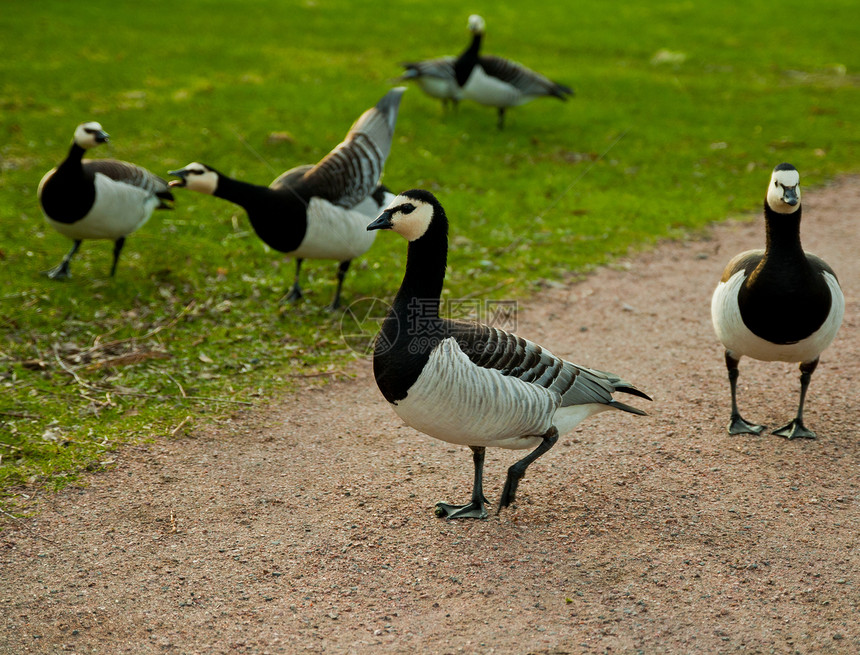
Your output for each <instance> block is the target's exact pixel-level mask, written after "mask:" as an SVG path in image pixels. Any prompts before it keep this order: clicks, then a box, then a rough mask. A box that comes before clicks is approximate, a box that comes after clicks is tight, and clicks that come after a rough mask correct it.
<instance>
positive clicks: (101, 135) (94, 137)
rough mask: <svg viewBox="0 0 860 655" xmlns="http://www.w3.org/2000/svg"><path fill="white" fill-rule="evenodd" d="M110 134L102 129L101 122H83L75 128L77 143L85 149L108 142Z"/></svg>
mask: <svg viewBox="0 0 860 655" xmlns="http://www.w3.org/2000/svg"><path fill="white" fill-rule="evenodd" d="M109 140H110V135H109V134H108V133H107V132H105V131H104V130H103V129H102V126H101V124H100V123H96V122H95V121H90V122H88V123H81V124H80V125H78V127H77V129H75V143H76V144H77V145H79V146H80V147H81V148H83V149H84V150H89V149H90V148H95V147H96V146H97V145H99V144H102V143H107V142H108V141H109Z"/></svg>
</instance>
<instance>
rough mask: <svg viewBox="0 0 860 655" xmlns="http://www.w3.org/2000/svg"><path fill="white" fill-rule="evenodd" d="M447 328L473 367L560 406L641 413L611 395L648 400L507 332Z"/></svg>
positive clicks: (623, 384) (627, 385) (608, 375)
mask: <svg viewBox="0 0 860 655" xmlns="http://www.w3.org/2000/svg"><path fill="white" fill-rule="evenodd" d="M450 329H451V336H453V337H454V338H455V339H456V340H457V344H458V345H459V347H460V349H461V350H462V351H463V352H464V353H465V354H466V356H467V357H469V359H470V360H471V361H472V363H473V364H475V365H476V366H481V367H483V368H492V369H496V370H497V371H499V372H500V373H501V374H502V375H506V376H510V377H515V378H518V379H520V380H522V381H523V382H528V383H531V384H535V385H537V386H540V387H543V388H544V389H548V390H550V391H554V392H555V393H557V394H559V395H560V396H561V398H562V402H561V406H562V407H567V406H571V405H585V404H589V403H600V404H604V405H612V406H613V407H616V408H618V409H623V410H625V411H628V412H632V413H634V414H644V413H645V412H643V411H642V410H640V409H636V408H635V407H631V406H629V405H626V404H624V403H620V402H618V401H615V400H613V399H612V393H613V392H615V391H621V392H624V393H629V394H632V395H634V396H639V397H640V398H646V399H648V400H651V398H650V397H649V396H648V395H647V394H645V393H644V392H642V391H640V390H639V389H637V388H636V387H635V386H634V385H632V384H631V383H629V382H627V381H625V380H622V379H621V378H619V377H618V376H617V375H614V374H612V373H605V372H603V371H598V370H595V369H590V368H586V367H584V366H577V365H576V364H573V363H571V362H568V361H566V360H563V359H561V358H560V357H556V356H555V355H553V354H552V353H550V352H549V351H547V350H545V349H543V348H541V346H539V345H537V344H536V343H532V342H531V341H528V340H526V339H523V338H522V337H518V336H517V335H515V334H511V333H510V332H505V331H504V330H500V329H498V328H494V327H490V326H487V325H480V324H469V323H460V322H452V323H451V324H450Z"/></svg>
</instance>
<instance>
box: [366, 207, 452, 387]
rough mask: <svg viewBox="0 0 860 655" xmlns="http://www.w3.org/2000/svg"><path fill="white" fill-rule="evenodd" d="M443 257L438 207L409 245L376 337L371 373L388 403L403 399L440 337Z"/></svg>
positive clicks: (444, 224) (444, 228) (444, 229)
mask: <svg viewBox="0 0 860 655" xmlns="http://www.w3.org/2000/svg"><path fill="white" fill-rule="evenodd" d="M447 257H448V221H447V219H446V218H445V214H444V210H442V208H441V207H438V208H437V209H436V215H435V216H434V218H433V221H432V222H431V223H430V226H429V228H428V230H427V232H425V233H424V235H423V236H422V237H420V238H419V239H416V240H415V241H412V242H410V243H409V249H408V252H407V256H406V273H405V274H404V275H403V282H402V283H401V284H400V290H399V291H398V292H397V295H396V296H395V297H394V304H393V306H392V307H391V309H390V310H389V312H388V315H387V316H386V317H385V320H384V321H383V322H382V329H381V330H380V332H379V335H378V336H377V338H376V344H375V346H374V352H373V373H374V377H375V378H376V383H377V385H378V386H379V390H380V391H381V392H382V395H383V396H384V397H385V399H386V400H388V402H392V403H396V402H397V401H399V400H402V399H403V398H405V397H406V395H407V392H408V391H409V389H410V387H411V386H412V385H413V384H414V383H415V381H416V380H417V379H418V376H419V375H421V371H422V370H424V366H425V364H426V363H427V361H428V359H429V358H430V353H431V351H432V350H433V348H434V347H435V346H436V345H437V344H438V343H439V341H441V340H442V339H443V338H445V336H446V329H445V326H446V321H445V320H444V319H442V318H440V317H439V301H440V298H441V296H442V285H443V284H444V281H445V267H446V264H447Z"/></svg>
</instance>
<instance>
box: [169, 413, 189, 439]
mask: <svg viewBox="0 0 860 655" xmlns="http://www.w3.org/2000/svg"><path fill="white" fill-rule="evenodd" d="M189 420H191V417H190V416H186V417H185V418H184V419H182V422H181V423H180V424H179V425H177V426H176V427H175V428H173V429H172V430H171V431H170V436H171V437H175V436H176V433H177V432H179V431H180V430H181V429H182V426H184V425H185V424H186V423H188V421H189Z"/></svg>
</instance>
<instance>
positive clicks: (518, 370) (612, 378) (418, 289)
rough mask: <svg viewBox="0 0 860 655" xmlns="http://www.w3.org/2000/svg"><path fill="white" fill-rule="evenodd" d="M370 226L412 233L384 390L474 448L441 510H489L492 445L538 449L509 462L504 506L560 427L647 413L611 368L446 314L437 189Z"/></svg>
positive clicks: (387, 344)
mask: <svg viewBox="0 0 860 655" xmlns="http://www.w3.org/2000/svg"><path fill="white" fill-rule="evenodd" d="M367 229H368V230H383V229H385V230H394V231H395V232H397V233H398V234H400V235H401V236H403V237H405V238H406V240H407V241H408V242H409V247H408V252H407V257H406V273H405V275H404V276H403V282H402V283H401V285H400V290H399V291H398V292H397V295H396V296H395V298H394V302H393V305H392V307H391V309H390V311H389V312H388V314H387V316H386V317H385V319H384V320H383V322H382V328H381V330H380V332H379V334H378V335H377V338H376V342H375V344H374V352H373V373H374V376H375V378H376V383H377V385H378V386H379V390H380V391H381V392H382V395H383V396H384V397H385V399H386V400H387V401H388V402H389V403H391V405H392V407H393V409H394V411H395V413H396V414H397V415H398V416H399V417H400V418H401V419H403V420H404V421H405V422H406V423H407V424H408V425H410V426H412V427H413V428H415V429H417V430H420V431H421V432H424V433H426V434H428V435H430V436H432V437H435V438H437V439H441V440H443V441H447V442H449V443H454V444H461V445H466V446H469V447H470V448H471V449H472V453H473V462H474V466H475V479H474V485H473V488H472V498H471V501H470V502H469V503H467V504H466V505H450V504H448V503H438V504H437V505H436V515H437V516H440V517H448V518H485V517H486V516H487V512H486V510H485V508H484V504H485V503H486V502H488V501H487V499H486V498H485V497H484V492H483V466H484V452H485V449H486V447H487V446H497V447H500V448H512V449H524V448H534V450H533V451H532V452H531V453H529V454H528V455H526V456H525V457H524V458H522V459H521V460H519V461H518V462H516V463H515V464H514V465H513V466H511V467H510V468H509V469H508V475H507V480H506V482H505V486H504V489H503V491H502V495H501V498H500V500H499V510H501V508H503V507H507V506H508V505H510V504H511V503H512V502H514V499H515V496H516V491H517V486H518V484H519V481H520V479H521V478H522V477H523V475H524V474H525V471H526V468H527V467H528V466H529V464H531V463H532V462H533V461H534V460H536V459H537V458H538V457H540V456H541V455H543V454H544V453H545V452H546V451H548V450H549V449H550V448H552V446H553V444H555V442H556V441H557V439H558V437H559V434H564V433H565V432H568V431H569V430H571V429H573V427H574V426H575V425H576V424H577V423H579V422H580V421H582V420H583V419H585V418H587V417H589V416H591V415H592V414H596V413H598V412H600V411H603V410H607V409H620V410H624V411H626V412H631V413H633V414H640V415H644V414H645V412H643V411H642V410H640V409H637V408H635V407H631V406H630V405H626V404H624V403H622V402H619V401H616V400H613V398H612V393H613V392H614V391H622V392H625V393H629V394H633V395H634V396H639V397H641V398H647V399H649V400H650V398H649V397H648V396H647V395H646V394H645V393H643V392H642V391H640V390H639V389H637V388H636V387H635V386H633V385H632V384H630V383H629V382H625V381H624V380H622V379H621V378H619V377H618V376H616V375H614V374H612V373H605V372H602V371H597V370H594V369H589V368H585V367H582V366H577V365H576V364H572V363H571V362H567V361H565V360H563V359H561V358H559V357H556V356H555V355H553V354H552V353H550V352H549V351H548V350H545V349H543V348H541V347H540V346H539V345H537V344H535V343H532V342H530V341H526V340H525V339H523V338H521V337H518V336H516V335H514V334H510V333H508V332H504V331H502V330H500V329H498V328H494V327H490V326H487V325H482V324H480V323H467V322H461V321H454V320H449V319H445V318H441V317H440V316H439V298H440V296H441V293H442V284H443V282H444V279H445V265H446V259H447V253H448V219H447V218H446V216H445V210H444V209H443V208H442V205H441V204H439V201H438V200H436V198H435V197H434V196H433V194H431V193H430V192H428V191H424V190H420V189H413V190H411V191H406V192H404V193H401V194H400V195H399V196H398V197H397V198H395V199H394V200H393V201H392V202H391V204H390V205H389V206H388V208H387V209H386V210H385V211H384V212H383V213H382V214H381V215H380V216H379V217H378V218H377V219H376V220H375V221H373V222H372V223H371V224H370V225H368V226H367Z"/></svg>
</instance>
